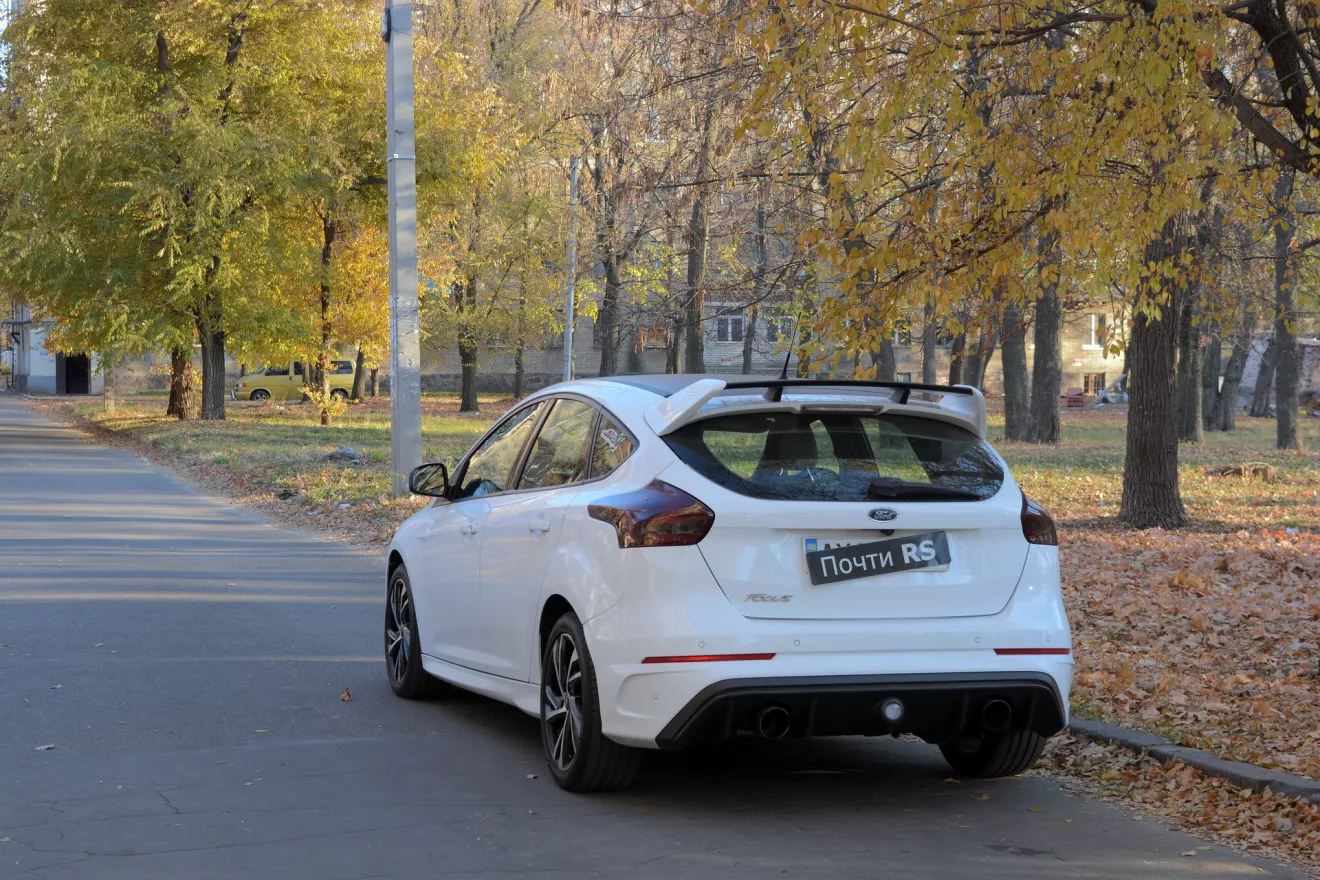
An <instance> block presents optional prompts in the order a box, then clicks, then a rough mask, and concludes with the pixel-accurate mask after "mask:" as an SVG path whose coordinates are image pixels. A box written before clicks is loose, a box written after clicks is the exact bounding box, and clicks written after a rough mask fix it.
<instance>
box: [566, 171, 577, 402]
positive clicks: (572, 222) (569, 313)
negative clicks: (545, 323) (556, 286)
mask: <svg viewBox="0 0 1320 880" xmlns="http://www.w3.org/2000/svg"><path fill="white" fill-rule="evenodd" d="M577 174H578V157H577V156H574V157H573V158H572V159H571V160H570V161H569V163H568V305H567V307H566V308H565V309H564V316H565V320H564V381H565V382H571V381H573V321H574V320H575V319H576V314H575V312H574V308H573V306H574V302H573V301H574V298H575V291H576V288H577V198H578V192H577Z"/></svg>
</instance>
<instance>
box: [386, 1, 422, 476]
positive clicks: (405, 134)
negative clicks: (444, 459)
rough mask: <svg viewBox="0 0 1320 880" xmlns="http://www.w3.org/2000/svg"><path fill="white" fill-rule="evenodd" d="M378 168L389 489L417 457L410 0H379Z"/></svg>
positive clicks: (414, 146) (419, 395)
mask: <svg viewBox="0 0 1320 880" xmlns="http://www.w3.org/2000/svg"><path fill="white" fill-rule="evenodd" d="M381 38H382V39H384V40H385V106H386V126H387V127H386V132H385V144H386V146H385V150H386V168H387V170H388V175H387V176H388V183H389V215H390V233H389V241H390V473H391V480H390V494H392V495H393V496H394V497H395V498H402V497H404V496H406V495H407V494H408V475H409V474H410V473H411V472H412V469H413V468H415V467H417V465H419V464H421V463H422V375H421V371H422V347H421V333H420V328H419V327H418V315H417V156H416V151H417V144H416V138H415V122H414V119H413V46H412V3H411V2H410V0H385V14H384V16H383V18H382V20H381Z"/></svg>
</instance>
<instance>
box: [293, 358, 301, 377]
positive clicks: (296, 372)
mask: <svg viewBox="0 0 1320 880" xmlns="http://www.w3.org/2000/svg"><path fill="white" fill-rule="evenodd" d="M302 374H303V366H302V361H294V362H293V375H295V376H301V375H302Z"/></svg>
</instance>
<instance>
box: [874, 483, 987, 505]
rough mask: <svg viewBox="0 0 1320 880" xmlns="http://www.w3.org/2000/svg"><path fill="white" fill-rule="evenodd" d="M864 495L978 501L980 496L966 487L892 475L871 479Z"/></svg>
mask: <svg viewBox="0 0 1320 880" xmlns="http://www.w3.org/2000/svg"><path fill="white" fill-rule="evenodd" d="M866 497H867V498H869V499H872V500H881V499H898V498H906V499H908V500H910V501H918V500H921V499H923V498H932V499H934V498H940V499H948V500H950V501H980V500H981V496H980V495H978V494H976V493H975V492H969V491H967V490H966V489H953V488H950V487H949V486H936V485H934V484H933V483H915V482H912V481H910V480H899V479H895V478H894V477H876V478H875V479H873V480H871V485H870V487H868V488H867V490H866Z"/></svg>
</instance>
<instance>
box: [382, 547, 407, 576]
mask: <svg viewBox="0 0 1320 880" xmlns="http://www.w3.org/2000/svg"><path fill="white" fill-rule="evenodd" d="M400 565H403V554H402V553H400V552H399V551H398V550H391V551H390V561H389V563H388V564H387V565H386V566H385V571H386V572H388V574H394V569H396V568H398V567H399V566H400Z"/></svg>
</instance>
